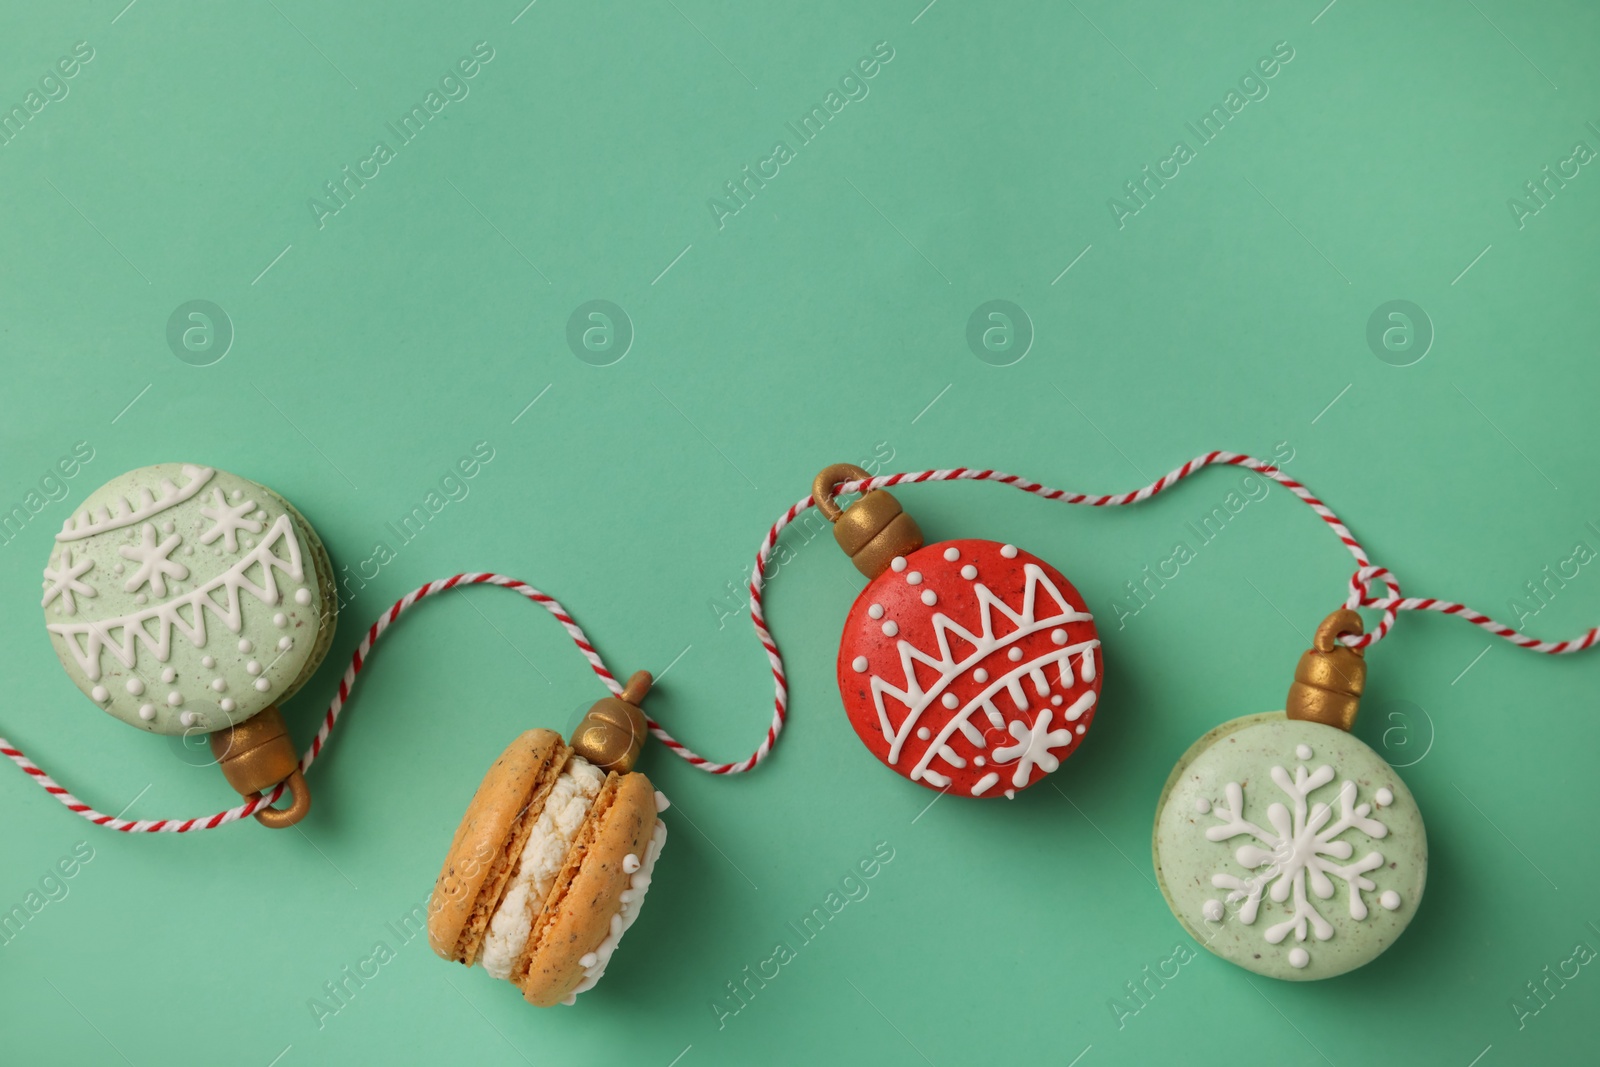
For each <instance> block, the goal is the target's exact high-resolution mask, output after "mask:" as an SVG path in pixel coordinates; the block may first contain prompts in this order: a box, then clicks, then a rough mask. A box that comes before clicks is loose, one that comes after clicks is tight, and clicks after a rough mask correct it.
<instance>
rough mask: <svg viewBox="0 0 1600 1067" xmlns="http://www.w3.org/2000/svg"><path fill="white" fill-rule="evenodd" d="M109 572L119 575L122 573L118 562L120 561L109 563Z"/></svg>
mask: <svg viewBox="0 0 1600 1067" xmlns="http://www.w3.org/2000/svg"><path fill="white" fill-rule="evenodd" d="M111 573H112V574H118V575H120V574H121V573H122V564H120V563H114V564H112V565H111Z"/></svg>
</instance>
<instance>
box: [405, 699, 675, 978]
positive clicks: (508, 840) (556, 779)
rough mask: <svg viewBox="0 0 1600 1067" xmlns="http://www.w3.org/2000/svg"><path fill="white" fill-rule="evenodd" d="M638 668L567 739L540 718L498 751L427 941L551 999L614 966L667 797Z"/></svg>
mask: <svg viewBox="0 0 1600 1067" xmlns="http://www.w3.org/2000/svg"><path fill="white" fill-rule="evenodd" d="M649 686H650V676H649V674H647V673H645V672H644V671H640V672H638V673H637V674H635V675H634V676H633V677H632V678H631V679H629V682H628V687H627V688H626V689H625V690H624V691H623V694H622V696H621V697H611V698H607V699H605V700H602V701H600V702H599V703H597V704H596V705H595V706H594V708H593V709H592V710H591V711H590V712H589V714H588V716H587V717H586V718H585V720H584V722H583V723H582V724H580V726H579V727H578V730H577V731H576V732H575V733H574V735H573V744H572V745H571V746H568V745H566V744H564V743H563V742H562V740H561V736H560V735H559V734H557V733H555V732H553V731H551V730H529V731H528V732H526V733H524V734H523V735H522V736H520V737H518V738H517V739H516V740H515V741H513V742H512V743H511V744H510V745H509V746H507V748H506V750H505V751H504V752H502V753H501V754H500V758H499V759H497V760H496V761H495V763H494V765H493V766H491V767H490V768H489V772H488V774H486V775H485V776H484V779H483V783H482V784H481V785H480V786H479V787H478V791H477V793H476V794H475V795H474V796H473V798H472V802H471V804H469V805H468V807H467V813H466V816H465V817H464V818H463V819H462V820H461V825H460V826H459V827H458V828H457V830H456V833H455V838H454V840H452V841H451V843H450V850H449V852H448V854H447V855H446V856H445V861H444V867H443V869H442V870H441V871H440V872H439V879H438V881H437V883H435V885H434V889H433V897H432V900H431V901H430V903H429V907H428V940H429V943H430V944H431V945H432V946H433V950H434V951H435V952H436V953H438V954H439V955H440V956H442V957H443V958H445V959H447V960H453V961H455V962H457V963H461V964H465V965H467V966H469V967H470V966H472V965H473V964H481V965H482V966H483V969H484V970H486V971H488V972H489V974H490V975H492V976H493V977H495V978H499V979H503V980H505V981H508V982H511V983H512V984H513V985H515V986H516V987H517V988H518V989H520V990H522V995H523V997H524V998H525V999H526V1000H527V1001H528V1002H529V1003H531V1004H536V1005H538V1006H539V1007H550V1006H552V1005H554V1004H571V1003H572V1002H573V1000H574V998H576V996H577V995H578V994H579V993H582V992H584V991H586V990H588V989H590V988H592V987H593V986H594V985H595V983H597V982H598V981H599V980H600V978H601V976H602V975H604V973H605V970H606V965H607V963H609V962H610V960H611V955H612V953H613V952H615V951H616V948H617V944H618V942H620V941H621V939H622V935H623V934H624V933H625V932H626V931H627V929H628V927H630V926H631V925H633V921H634V920H635V919H636V918H637V917H638V915H639V909H640V906H641V905H642V904H643V903H644V897H645V893H646V892H647V891H648V890H649V888H650V879H651V875H652V872H653V871H654V868H655V862H656V857H657V856H658V855H659V854H660V852H661V846H662V844H663V842H665V840H666V836H667V828H666V825H665V824H664V823H663V822H661V820H659V819H658V818H657V817H656V815H657V812H659V811H661V810H664V809H665V808H666V806H667V803H666V798H665V797H663V796H662V795H661V794H660V793H658V792H656V790H655V788H654V787H653V786H652V785H651V784H650V780H649V779H648V778H646V777H645V776H644V775H643V774H640V773H639V772H637V771H634V770H632V767H633V764H634V761H635V760H636V759H637V757H638V753H639V748H640V746H641V745H642V744H643V741H644V737H645V720H644V714H643V713H642V712H641V711H640V710H639V708H638V704H639V701H640V700H642V699H643V697H644V694H645V692H646V691H648V689H649Z"/></svg>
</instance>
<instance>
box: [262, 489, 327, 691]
mask: <svg viewBox="0 0 1600 1067" xmlns="http://www.w3.org/2000/svg"><path fill="white" fill-rule="evenodd" d="M261 491H262V492H264V493H266V494H267V495H268V496H270V497H272V499H274V500H276V501H277V502H278V504H279V506H280V507H282V508H283V510H284V511H286V512H288V514H289V516H290V518H292V519H293V520H294V524H295V530H296V532H298V533H299V534H300V543H301V544H303V545H305V546H306V550H307V552H309V553H310V556H311V561H312V566H313V571H314V573H315V574H316V576H317V590H316V594H314V595H315V596H316V598H317V599H316V600H314V601H313V603H320V604H321V605H322V611H321V614H320V616H319V618H318V621H317V637H316V642H315V643H314V644H313V645H312V648H311V655H310V656H308V657H307V658H306V662H305V666H303V667H301V668H300V674H299V676H298V677H297V678H295V680H294V681H292V682H290V683H289V684H288V685H287V686H285V687H284V690H283V692H282V693H280V694H279V695H278V698H277V699H276V700H274V701H273V703H274V704H282V703H283V702H284V701H286V700H289V699H290V698H291V697H293V696H294V695H295V694H296V693H298V692H299V691H300V690H301V688H302V687H303V686H304V685H305V684H306V683H307V682H309V681H310V680H311V676H312V675H313V674H316V673H317V668H318V667H321V666H322V662H323V660H325V659H327V658H328V651H329V650H330V649H331V648H332V647H333V635H334V633H335V631H337V630H338V628H339V586H338V579H339V576H338V575H337V574H335V573H334V570H333V560H332V559H331V558H329V556H328V548H327V546H326V545H324V544H323V543H322V538H321V537H319V536H317V531H316V528H315V527H314V526H312V525H311V523H310V522H308V521H306V517H305V516H304V515H302V514H301V513H300V509H299V508H297V507H295V506H294V505H293V504H291V503H289V502H288V501H287V500H285V499H284V498H283V497H281V496H279V495H278V494H277V493H274V492H273V491H272V490H271V489H268V488H266V487H265V486H262V488H261ZM291 595H292V594H291Z"/></svg>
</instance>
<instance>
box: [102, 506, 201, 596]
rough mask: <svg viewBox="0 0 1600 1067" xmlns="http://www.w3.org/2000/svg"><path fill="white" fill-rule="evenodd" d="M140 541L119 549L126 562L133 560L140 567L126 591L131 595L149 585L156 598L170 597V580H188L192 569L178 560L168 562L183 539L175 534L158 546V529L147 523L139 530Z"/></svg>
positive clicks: (129, 581)
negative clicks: (168, 580) (168, 590)
mask: <svg viewBox="0 0 1600 1067" xmlns="http://www.w3.org/2000/svg"><path fill="white" fill-rule="evenodd" d="M139 534H140V542H139V544H138V545H123V546H121V547H120V548H118V549H117V552H118V553H120V554H121V556H122V558H123V559H127V560H132V561H133V562H135V563H137V564H138V565H139V567H138V569H137V570H135V571H134V572H133V577H131V578H129V579H128V580H127V582H126V583H124V585H123V588H124V589H126V590H127V591H128V592H130V593H132V592H135V591H137V590H138V588H139V587H140V586H142V585H144V584H145V583H146V582H149V583H150V591H151V592H152V593H154V594H155V595H156V596H166V595H167V578H168V577H172V578H176V579H178V580H179V581H182V580H183V579H185V578H187V577H189V568H188V567H185V566H184V565H183V564H182V563H179V562H178V561H177V560H172V559H168V558H167V557H168V556H170V555H171V554H172V550H173V549H175V548H177V547H178V543H179V542H180V541H182V540H183V539H182V538H181V537H179V536H178V535H177V534H172V535H171V536H170V537H168V538H167V539H166V540H164V541H162V542H161V543H159V544H157V543H156V526H155V523H153V522H147V523H145V524H144V528H143V529H141V530H140V531H139Z"/></svg>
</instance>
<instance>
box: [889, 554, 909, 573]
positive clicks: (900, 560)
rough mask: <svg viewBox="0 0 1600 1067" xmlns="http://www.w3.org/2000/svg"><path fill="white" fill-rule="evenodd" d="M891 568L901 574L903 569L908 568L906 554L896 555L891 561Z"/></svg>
mask: <svg viewBox="0 0 1600 1067" xmlns="http://www.w3.org/2000/svg"><path fill="white" fill-rule="evenodd" d="M889 569H890V570H892V571H894V572H895V573H896V574H899V573H900V572H901V571H903V570H905V569H906V558H905V557H904V556H896V557H895V558H894V559H891V560H890V561H889Z"/></svg>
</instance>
